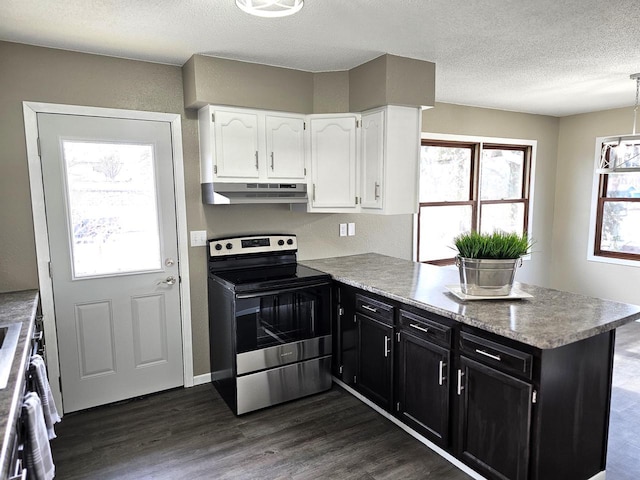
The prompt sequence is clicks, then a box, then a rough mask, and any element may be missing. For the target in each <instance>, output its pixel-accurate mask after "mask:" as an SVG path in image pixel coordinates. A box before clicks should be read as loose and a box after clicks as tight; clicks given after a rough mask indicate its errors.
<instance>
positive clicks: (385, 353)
mask: <svg viewBox="0 0 640 480" xmlns="http://www.w3.org/2000/svg"><path fill="white" fill-rule="evenodd" d="M389 340H390V339H389V337H388V336H386V335H385V336H384V356H385V357H388V356H389V353H391V350H389Z"/></svg>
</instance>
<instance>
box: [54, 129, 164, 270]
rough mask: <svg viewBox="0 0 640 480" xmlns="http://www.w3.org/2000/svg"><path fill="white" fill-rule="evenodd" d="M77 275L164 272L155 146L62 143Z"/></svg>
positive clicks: (74, 264)
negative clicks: (161, 269) (161, 253)
mask: <svg viewBox="0 0 640 480" xmlns="http://www.w3.org/2000/svg"><path fill="white" fill-rule="evenodd" d="M63 155H64V165H65V174H66V184H67V208H68V216H69V218H70V228H71V232H70V234H71V246H72V257H73V259H72V262H73V272H74V277H76V278H77V277H90V276H97V275H113V274H119V273H130V272H137V271H147V270H157V269H159V268H161V258H160V252H161V250H160V234H159V229H158V207H157V202H156V181H155V174H154V162H153V146H152V145H134V144H110V143H92V142H78V141H64V142H63Z"/></svg>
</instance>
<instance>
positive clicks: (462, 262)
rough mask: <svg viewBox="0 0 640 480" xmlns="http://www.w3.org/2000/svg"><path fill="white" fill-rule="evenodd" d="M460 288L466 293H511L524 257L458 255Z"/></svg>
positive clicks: (487, 294)
mask: <svg viewBox="0 0 640 480" xmlns="http://www.w3.org/2000/svg"><path fill="white" fill-rule="evenodd" d="M456 265H457V266H458V270H459V272H460V289H461V290H462V293H464V294H465V295H483V296H503V295H509V294H510V293H511V288H512V287H513V279H514V277H515V274H516V269H517V268H518V267H521V266H522V258H509V259H504V260H503V259H488V258H465V257H461V256H459V255H458V256H457V257H456Z"/></svg>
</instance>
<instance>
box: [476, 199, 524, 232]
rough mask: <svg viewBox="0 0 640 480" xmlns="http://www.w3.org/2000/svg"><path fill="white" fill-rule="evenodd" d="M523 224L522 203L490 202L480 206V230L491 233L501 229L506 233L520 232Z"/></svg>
mask: <svg viewBox="0 0 640 480" xmlns="http://www.w3.org/2000/svg"><path fill="white" fill-rule="evenodd" d="M523 225H524V204H522V203H492V204H489V205H486V204H485V205H482V206H481V214H480V232H481V233H493V232H494V231H495V230H502V231H503V232H507V233H517V234H519V235H521V234H522V231H523Z"/></svg>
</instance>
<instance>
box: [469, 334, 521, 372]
mask: <svg viewBox="0 0 640 480" xmlns="http://www.w3.org/2000/svg"><path fill="white" fill-rule="evenodd" d="M460 351H461V352H462V353H464V354H465V355H468V356H470V357H472V358H474V359H476V360H479V361H481V362H483V363H485V364H487V365H491V366H494V367H497V368H499V369H501V370H503V371H507V372H511V373H514V374H517V375H521V376H523V377H526V378H528V379H531V372H532V363H533V355H531V354H529V353H525V352H522V351H520V350H515V349H513V348H509V347H506V346H504V345H501V344H499V343H495V342H492V341H490V340H487V339H485V338H482V337H478V336H476V335H472V334H470V333H466V332H462V334H461V335H460Z"/></svg>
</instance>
